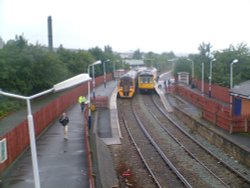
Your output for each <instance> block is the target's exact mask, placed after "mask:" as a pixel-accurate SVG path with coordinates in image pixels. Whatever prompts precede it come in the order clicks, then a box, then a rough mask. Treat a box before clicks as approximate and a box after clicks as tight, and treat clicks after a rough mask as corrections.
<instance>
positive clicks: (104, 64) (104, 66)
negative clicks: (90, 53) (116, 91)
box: [103, 59, 110, 88]
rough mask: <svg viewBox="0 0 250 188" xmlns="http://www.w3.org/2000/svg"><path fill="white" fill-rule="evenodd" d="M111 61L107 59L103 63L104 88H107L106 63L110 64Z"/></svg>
mask: <svg viewBox="0 0 250 188" xmlns="http://www.w3.org/2000/svg"><path fill="white" fill-rule="evenodd" d="M109 61H110V60H109V59H107V60H106V61H104V62H103V79H104V88H106V63H107V62H109Z"/></svg>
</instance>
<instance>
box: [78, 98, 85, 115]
mask: <svg viewBox="0 0 250 188" xmlns="http://www.w3.org/2000/svg"><path fill="white" fill-rule="evenodd" d="M84 98H85V97H83V96H79V98H78V103H79V104H80V107H81V111H82V112H83V111H84V105H85V104H84Z"/></svg>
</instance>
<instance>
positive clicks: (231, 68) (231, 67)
mask: <svg viewBox="0 0 250 188" xmlns="http://www.w3.org/2000/svg"><path fill="white" fill-rule="evenodd" d="M238 62H239V60H238V59H235V60H233V61H232V63H231V64H230V89H232V88H233V64H235V63H238Z"/></svg>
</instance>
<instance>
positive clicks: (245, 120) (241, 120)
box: [175, 85, 250, 133]
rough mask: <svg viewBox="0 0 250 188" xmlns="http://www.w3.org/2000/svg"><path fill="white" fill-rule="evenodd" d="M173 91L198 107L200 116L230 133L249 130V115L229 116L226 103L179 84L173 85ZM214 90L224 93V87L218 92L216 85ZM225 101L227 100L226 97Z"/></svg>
mask: <svg viewBox="0 0 250 188" xmlns="http://www.w3.org/2000/svg"><path fill="white" fill-rule="evenodd" d="M175 92H176V94H178V95H179V96H181V97H182V98H184V99H186V100H187V101H189V102H191V103H192V104H194V105H195V106H197V107H199V108H200V109H201V110H202V118H203V119H205V120H207V121H209V122H211V123H212V124H214V125H216V126H218V127H221V128H223V129H225V130H227V131H229V132H230V133H234V132H250V117H249V116H231V115H230V107H229V104H228V103H225V104H224V103H221V102H220V101H218V100H214V99H211V98H207V97H203V96H202V95H201V94H199V93H197V92H196V91H195V90H192V89H189V88H187V87H185V86H181V85H176V86H175ZM216 92H218V95H220V93H222V95H225V94H223V93H224V92H225V89H222V92H220V90H219V87H218V88H217V91H216ZM225 101H227V99H226V100H225ZM223 102H224V101H223Z"/></svg>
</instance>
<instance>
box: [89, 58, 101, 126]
mask: <svg viewBox="0 0 250 188" xmlns="http://www.w3.org/2000/svg"><path fill="white" fill-rule="evenodd" d="M101 63H102V62H101V61H96V62H94V63H92V64H90V65H89V66H88V75H89V77H90V67H91V66H92V77H93V79H92V82H93V97H95V79H94V77H95V76H94V75H95V69H94V67H95V65H98V64H101ZM88 101H89V103H88V109H89V111H88V125H89V128H91V100H90V81H88Z"/></svg>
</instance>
